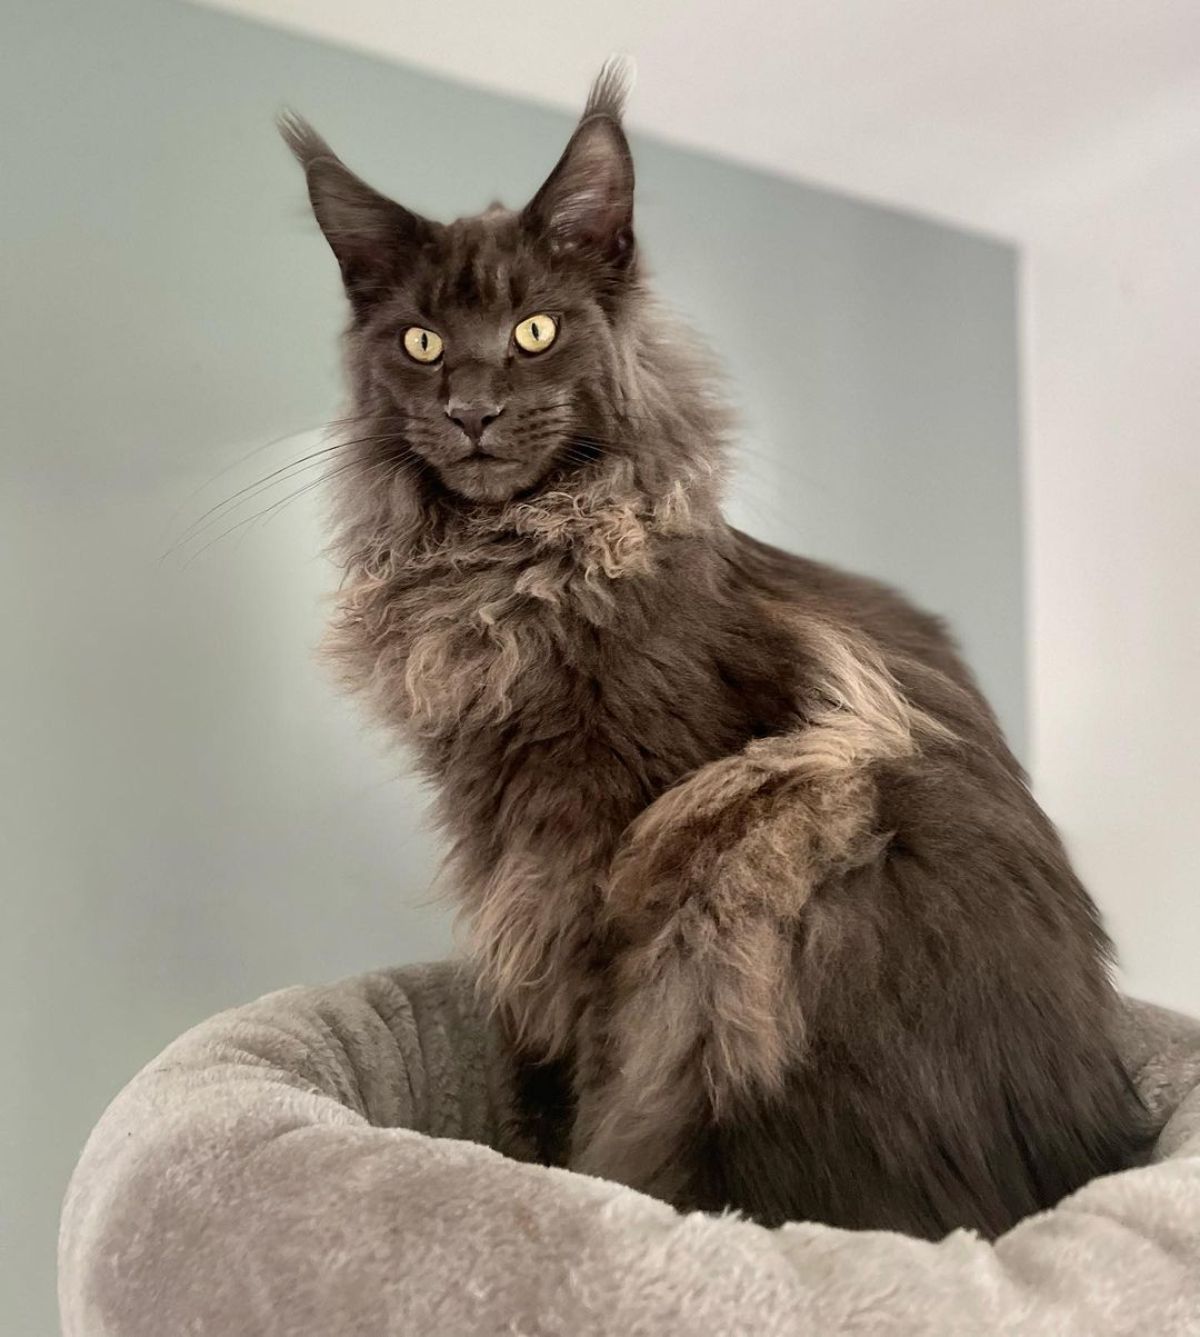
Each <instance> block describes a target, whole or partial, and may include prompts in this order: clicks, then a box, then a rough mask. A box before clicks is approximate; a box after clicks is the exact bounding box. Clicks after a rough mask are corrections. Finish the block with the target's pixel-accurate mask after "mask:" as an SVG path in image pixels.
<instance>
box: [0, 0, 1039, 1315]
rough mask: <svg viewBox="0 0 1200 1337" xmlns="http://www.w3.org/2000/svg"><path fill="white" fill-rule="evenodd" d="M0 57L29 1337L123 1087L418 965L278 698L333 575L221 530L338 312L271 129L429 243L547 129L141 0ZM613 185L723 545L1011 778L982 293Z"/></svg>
mask: <svg viewBox="0 0 1200 1337" xmlns="http://www.w3.org/2000/svg"><path fill="white" fill-rule="evenodd" d="M5 22H6V29H7V31H6V34H5V38H4V41H3V43H0V52H2V53H3V54H2V56H0V58H2V59H3V60H4V62H5V68H4V69H3V70H0V118H2V123H3V124H4V125H5V126H6V127H7V128H6V133H5V135H4V136H3V139H2V140H0V155H2V158H3V161H2V162H0V178H2V179H3V180H4V182H5V190H4V194H3V198H2V200H0V210H2V213H0V266H2V267H3V268H2V270H0V286H2V300H0V365H2V366H3V367H4V369H5V372H6V373H7V375H6V387H5V394H4V395H3V396H2V397H0V427H2V437H0V440H2V441H3V454H2V457H0V534H3V542H4V545H5V556H6V560H5V561H4V562H3V563H2V564H0V586H2V588H0V597H2V598H3V607H4V609H5V614H6V642H5V653H4V655H3V656H0V712H2V720H0V728H2V730H3V738H4V741H5V746H4V747H3V749H0V784H2V786H3V794H2V797H3V812H4V821H3V845H4V866H5V872H6V875H7V885H6V895H5V897H4V900H3V911H2V913H3V920H2V924H0V952H2V953H3V961H2V962H0V965H2V967H3V968H2V970H0V989H2V990H3V997H2V998H0V1019H2V1020H0V1025H3V1027H4V1030H5V1034H4V1039H3V1043H4V1052H5V1053H6V1054H7V1055H10V1056H12V1057H11V1058H10V1062H13V1061H15V1069H13V1068H10V1073H9V1078H8V1080H7V1081H6V1082H5V1083H4V1085H3V1090H2V1092H0V1101H2V1102H3V1105H2V1106H0V1114H2V1117H3V1126H4V1140H3V1152H2V1153H0V1154H2V1157H3V1160H2V1163H0V1175H2V1176H3V1182H2V1183H0V1201H2V1202H3V1203H4V1219H3V1228H4V1230H5V1231H6V1233H7V1236H8V1237H7V1238H6V1239H5V1241H4V1243H3V1247H2V1248H0V1258H2V1260H3V1266H4V1267H5V1269H6V1274H5V1277H4V1279H3V1294H2V1295H0V1313H3V1314H4V1316H5V1328H6V1331H12V1332H14V1333H21V1334H22V1337H24V1335H25V1334H43V1333H50V1332H52V1331H53V1330H54V1321H53V1317H52V1312H53V1311H52V1302H51V1294H52V1266H53V1262H52V1250H53V1236H54V1227H55V1221H56V1217H57V1211H58V1203H59V1200H60V1197H61V1194H62V1191H63V1188H64V1186H65V1183H66V1178H67V1175H68V1173H69V1171H70V1169H71V1166H72V1164H73V1161H74V1158H75V1156H76V1155H77V1153H78V1150H79V1147H80V1145H81V1143H82V1141H83V1139H84V1137H85V1136H86V1133H87V1131H88V1129H89V1128H90V1126H91V1125H92V1124H93V1123H94V1121H95V1120H96V1118H97V1117H98V1115H99V1113H100V1110H101V1108H102V1107H103V1105H104V1103H105V1101H106V1100H107V1099H108V1098H109V1097H110V1096H111V1095H112V1094H113V1093H114V1092H115V1091H116V1090H117V1088H118V1087H119V1086H120V1085H121V1084H122V1083H123V1081H124V1080H125V1079H126V1078H127V1077H128V1076H129V1075H130V1074H131V1073H132V1071H133V1070H134V1069H135V1068H136V1067H137V1066H138V1065H139V1064H141V1063H142V1062H144V1061H145V1060H147V1059H148V1058H150V1057H151V1056H152V1055H153V1054H154V1053H155V1052H156V1051H157V1050H158V1049H159V1048H161V1047H162V1045H163V1044H165V1043H166V1042H167V1041H168V1040H169V1039H170V1038H171V1037H172V1036H173V1035H175V1034H177V1033H178V1032H179V1031H180V1030H182V1029H183V1028H184V1027H186V1026H188V1025H190V1024H191V1023H193V1022H194V1021H196V1020H198V1019H200V1018H201V1017H203V1016H204V1015H206V1014H208V1013H211V1012H212V1011H215V1010H217V1009H219V1008H221V1007H224V1006H227V1005H230V1004H233V1003H236V1002H239V1001H241V1000H243V999H246V998H249V997H252V996H254V995H256V994H258V993H261V992H263V991H265V990H267V989H272V988H277V987H279V986H282V985H285V984H289V983H293V982H298V981H312V980H319V979H324V978H330V977H333V976H337V975H339V974H344V973H347V972H351V971H357V970H362V969H365V968H368V967H370V966H372V965H375V964H378V963H384V962H390V961H397V960H402V959H414V958H420V957H428V956H430V955H435V954H440V953H443V952H445V951H446V950H447V949H448V946H449V933H448V923H447V917H446V914H445V912H444V910H443V909H441V908H439V907H438V906H436V905H434V904H432V903H430V901H429V884H430V880H431V877H432V873H433V869H434V863H435V849H434V845H433V842H432V840H431V839H430V837H429V835H428V833H427V832H426V830H425V828H424V826H423V805H422V798H421V795H420V792H419V790H418V789H417V787H416V786H415V785H414V784H413V783H412V782H411V781H410V780H408V779H406V778H404V760H403V758H402V757H398V756H396V755H394V754H391V755H389V754H386V753H385V752H384V751H383V750H382V749H381V747H380V745H379V743H378V741H377V740H376V739H373V738H371V737H369V736H367V735H365V734H364V733H363V732H362V731H361V730H360V728H359V725H358V723H357V721H356V718H355V716H354V714H353V711H352V710H351V709H350V708H349V707H348V706H346V705H345V704H343V703H342V702H341V701H340V700H338V698H337V697H336V696H335V695H334V693H333V691H332V690H331V688H330V687H329V685H328V684H327V682H326V681H325V679H324V678H323V676H322V675H321V673H320V672H319V671H318V669H317V668H316V667H315V665H314V663H313V661H312V656H311V650H312V647H313V645H314V644H315V642H316V641H317V639H318V636H319V634H320V627H321V621H322V604H321V598H322V595H323V593H324V592H326V591H327V590H328V589H329V588H330V586H331V583H332V573H331V572H330V571H329V570H328V569H327V567H326V566H325V565H324V564H323V562H322V561H321V559H320V558H319V556H318V552H319V546H320V542H321V536H320V528H319V517H318V511H317V508H316V505H315V495H314V494H312V493H306V494H303V495H298V496H296V497H295V498H294V499H293V500H290V501H289V500H288V498H290V497H291V494H292V493H293V491H295V490H296V489H298V488H299V487H301V486H303V485H304V484H306V483H307V482H308V481H309V480H311V479H313V478H314V477H315V475H314V474H313V473H312V472H311V471H308V470H306V468H305V467H303V466H302V467H301V468H300V470H299V471H298V472H297V473H296V475H295V477H294V478H293V477H292V476H291V475H289V474H285V475H283V476H281V477H280V478H277V479H276V480H274V481H273V482H268V483H267V484H266V485H265V486H264V487H263V489H262V491H261V492H255V491H253V490H252V491H251V492H250V493H249V494H248V495H247V496H245V497H244V498H243V499H242V500H241V501H240V502H236V501H235V503H234V504H233V505H230V506H221V504H222V503H223V502H224V501H225V499H228V498H231V497H233V496H234V494H235V493H236V492H237V491H238V490H239V489H241V488H243V487H246V486H247V485H253V484H254V483H255V480H257V479H260V478H263V477H264V476H265V475H267V474H268V473H269V472H270V471H271V470H273V469H277V468H280V467H281V466H284V465H286V463H287V462H288V461H290V460H296V459H299V458H300V457H301V456H303V455H304V454H305V453H306V452H307V451H308V450H311V449H313V448H314V447H313V435H312V434H313V433H314V432H315V431H316V430H317V429H318V428H319V425H320V424H322V423H323V422H325V421H327V419H328V418H329V416H330V414H331V413H332V412H333V411H334V410H335V407H336V404H337V400H338V389H337V375H336V353H335V349H334V343H333V335H334V331H335V329H336V327H337V325H338V324H339V322H340V320H341V298H340V294H339V292H338V286H337V280H336V273H335V269H334V266H333V264H332V261H331V259H330V257H329V256H328V254H327V252H326V251H325V248H324V245H323V243H322V242H321V240H320V239H319V237H318V236H317V235H316V233H315V229H314V228H313V226H312V224H311V222H310V220H309V219H308V217H307V214H306V207H305V205H304V202H303V193H302V186H301V182H300V178H299V175H298V172H297V171H296V169H295V166H294V164H292V163H291V162H290V160H289V159H288V158H287V155H286V153H285V152H284V150H283V148H282V146H281V145H280V144H279V143H278V141H277V139H276V138H275V135H274V132H273V130H272V126H271V117H272V115H273V113H274V111H275V110H276V109H277V107H278V106H279V105H281V104H283V103H290V104H292V105H294V106H296V107H298V108H300V109H302V110H304V111H305V112H307V113H308V114H310V115H311V116H312V118H313V119H314V121H315V122H316V123H317V124H318V125H319V126H320V127H321V128H322V129H323V130H325V131H326V133H327V134H328V135H329V137H330V138H331V140H332V141H333V142H334V144H335V145H338V146H340V147H342V148H343V150H344V152H345V154H346V156H347V158H348V159H349V160H350V161H351V163H352V164H354V165H355V166H357V167H358V168H359V169H360V170H362V171H363V172H364V173H365V174H366V175H367V176H368V177H369V178H370V179H372V180H373V181H375V182H377V183H378V184H379V185H381V186H382V187H384V188H387V189H392V190H395V191H396V192H397V193H401V194H403V196H404V198H405V200H406V202H408V203H410V204H412V205H414V206H416V207H418V208H421V209H425V210H428V211H430V212H432V213H434V214H437V215H442V216H445V215H448V214H452V213H454V212H457V211H461V210H465V209H474V208H477V207H479V206H480V205H482V204H483V203H485V202H486V201H488V200H489V199H490V198H492V197H493V195H495V194H501V195H503V196H504V197H506V198H508V199H510V200H519V199H520V198H522V197H524V196H527V195H529V194H531V193H532V191H533V189H534V188H535V186H536V185H537V183H538V182H539V179H540V177H541V175H542V174H543V173H544V172H546V171H547V170H548V169H549V167H550V166H551V164H552V163H553V161H554V159H555V157H556V156H557V153H558V151H559V149H560V148H561V145H562V142H563V141H564V139H565V135H566V133H567V130H568V122H567V120H565V119H564V118H563V117H561V116H559V115H556V114H554V113H551V112H548V111H544V110H538V109H535V108H533V107H531V106H526V105H522V104H520V103H517V102H512V101H506V100H503V99H501V98H498V97H493V96H488V95H485V94H482V93H479V92H472V91H468V90H466V89H463V88H460V87H457V86H455V85H453V84H449V83H446V82H440V81H438V80H435V79H432V78H428V77H422V76H418V75H416V74H414V73H411V72H409V71H405V70H401V69H397V68H394V67H389V66H386V65H384V64H381V63H376V62H373V61H371V60H370V59H367V58H365V57H360V56H354V55H351V54H348V53H345V52H341V51H337V50H334V49H331V48H327V47H323V46H321V45H319V44H316V43H312V42H308V41H305V40H302V39H299V38H295V37H289V36H285V35H283V34H280V33H276V32H272V31H268V30H265V29H260V28H257V27H255V26H252V25H250V24H247V23H244V22H242V21H239V20H237V19H233V18H230V17H227V16H224V15H220V14H216V13H211V12H207V11H202V10H195V9H191V8H188V7H185V6H180V5H173V4H162V3H160V2H159V0H94V3H92V4H89V5H86V6H81V5H77V4H67V3H64V2H63V0H37V3H28V2H27V0H17V2H16V3H13V2H12V0H10V3H9V5H8V6H6V14H5ZM637 148H638V151H639V168H640V173H641V196H640V205H639V219H640V224H641V228H642V232H643V237H644V240H645V243H646V247H647V250H648V253H649V254H650V256H651V258H652V260H653V261H654V263H655V265H656V266H657V270H658V273H659V275H660V279H661V285H662V287H663V289H664V290H665V291H666V292H667V293H668V295H669V296H670V297H671V298H672V299H673V300H675V301H676V302H677V303H678V304H679V305H680V306H682V307H683V308H685V309H686V310H687V311H688V312H689V313H691V314H692V315H693V316H694V317H695V318H696V320H697V321H698V323H699V324H700V325H701V326H702V327H703V328H704V330H705V331H706V332H707V333H708V334H709V336H710V337H712V338H713V339H715V340H716V341H717V342H718V343H719V344H720V346H721V348H722V350H723V351H724V352H725V353H726V354H727V355H728V358H729V361H730V364H731V369H732V372H733V376H734V381H735V384H736V386H737V394H738V398H739V399H740V401H741V402H742V403H743V404H744V405H745V406H746V408H747V415H746V416H747V427H746V433H745V447H744V449H743V451H742V452H741V457H740V475H739V485H738V488H737V494H736V498H735V502H734V506H733V511H734V514H735V517H736V518H737V519H739V520H740V521H742V522H743V523H744V524H745V525H746V526H747V527H748V528H750V529H751V530H753V531H754V532H756V533H759V534H761V535H762V536H764V537H767V538H769V539H772V540H774V541H777V542H782V543H786V544H788V545H790V546H792V547H795V548H802V549H805V550H807V551H809V552H812V553H814V554H816V555H819V556H824V557H828V558H832V559H835V560H838V561H842V562H844V563H846V564H849V565H852V566H855V567H858V568H860V569H866V570H871V571H874V572H876V573H878V574H881V575H884V576H886V577H888V578H890V579H892V580H894V581H895V582H897V583H898V584H900V585H902V586H904V587H906V588H907V589H909V590H911V591H912V592H913V593H914V594H916V595H917V596H918V597H919V598H920V599H921V600H922V601H924V602H925V603H927V604H929V605H931V606H933V607H935V608H937V609H938V610H940V611H942V612H944V613H947V614H948V615H950V617H951V618H952V619H953V620H954V621H955V623H956V624H957V626H958V627H959V629H960V630H961V632H962V634H963V638H964V641H965V644H966V647H967V650H968V652H969V654H970V656H971V658H972V659H973V661H974V662H975V663H976V665H977V667H978V669H979V671H980V674H981V676H982V678H983V680H984V682H985V685H986V686H987V687H988V689H989V690H990V691H991V693H992V695H993V697H994V698H995V700H996V701H997V703H998V705H999V706H1000V709H1001V712H1002V715H1003V717H1004V719H1005V721H1006V723H1007V725H1008V727H1009V730H1010V732H1011V733H1012V735H1013V736H1014V738H1015V739H1016V740H1018V741H1019V740H1020V738H1021V735H1022V730H1023V687H1022V675H1021V664H1022V656H1023V644H1022V617H1023V611H1022V601H1021V569H1020V552H1021V534H1020V528H1021V523H1020V510H1019V496H1018V467H1017V464H1018V462H1017V439H1016V438H1017V426H1016V410H1017V396H1016V373H1015V366H1014V363H1015V338H1014V289H1013V256H1012V254H1011V252H1010V251H1009V250H1007V249H1006V248H1004V247H1001V246H998V245H994V244H991V243H987V242H983V241H980V240H978V239H974V238H971V237H968V236H965V235H963V234H960V233H957V232H955V231H953V230H948V229H944V228H939V227H934V226H931V225H929V224H926V223H923V222H920V221H917V220H914V219H912V218H909V217H905V216H902V215H897V214H894V213H888V212H885V211H880V210H875V209H871V208H867V207H864V206H861V205H857V204H854V203H851V202H848V201H846V200H843V199H839V198H836V197H832V196H829V195H827V194H823V193H821V192H818V191H813V190H808V189H805V188H804V187H802V186H799V185H796V184H794V183H787V182H784V181H780V180H775V179H772V178H769V177H765V176H762V175H756V174H754V173H753V172H750V171H747V170H743V169H739V168H736V167H733V166H730V165H728V164H723V163H721V162H718V161H715V160H711V159H706V158H703V157H699V156H695V155H689V154H685V153H682V152H679V151H674V150H668V149H666V148H664V147H661V146H659V145H656V144H653V143H641V144H639V145H638V146H637ZM284 437H285V438H286V439H279V438H284ZM285 502H286V504H283V503H285ZM276 503H280V504H278V505H276ZM213 505H218V506H219V507H220V509H219V510H218V513H217V514H216V515H215V516H212V515H210V516H207V517H205V516H204V513H205V511H206V510H207V509H208V508H209V507H211V506H213ZM272 506H274V507H275V509H273V510H267V508H268V507H272ZM255 517H257V518H255ZM192 526H195V528H194V529H193V528H192ZM235 526H236V528H235ZM164 554H166V556H164Z"/></svg>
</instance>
